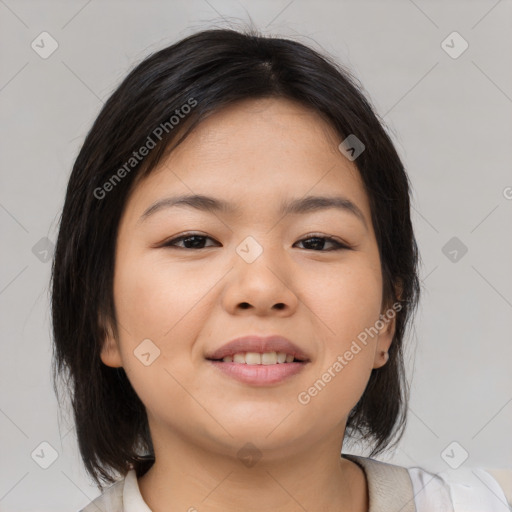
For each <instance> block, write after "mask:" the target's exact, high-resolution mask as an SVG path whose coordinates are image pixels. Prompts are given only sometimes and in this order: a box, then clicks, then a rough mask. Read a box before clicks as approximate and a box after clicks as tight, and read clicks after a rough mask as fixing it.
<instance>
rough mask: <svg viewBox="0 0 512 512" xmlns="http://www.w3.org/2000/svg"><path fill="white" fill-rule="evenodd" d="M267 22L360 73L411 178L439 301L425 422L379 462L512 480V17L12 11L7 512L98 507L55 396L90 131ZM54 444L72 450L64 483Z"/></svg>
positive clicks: (417, 375)
mask: <svg viewBox="0 0 512 512" xmlns="http://www.w3.org/2000/svg"><path fill="white" fill-rule="evenodd" d="M249 16H250V18H252V20H253V22H254V24H255V25H256V26H257V27H258V28H260V29H262V30H263V31H264V32H265V33H272V34H278V35H282V36H290V37H293V38H296V39H298V40H299V41H302V42H304V43H306V44H311V45H312V46H313V47H315V48H317V49H319V50H320V51H323V52H326V53H329V54H330V55H331V56H334V57H335V58H336V59H337V60H339V61H340V62H342V63H343V64H345V65H347V66H348V67H349V68H351V69H352V70H353V72H354V73H355V74H356V76H357V77H358V78H359V79H360V80H361V81H362V83H363V84H364V87H365V89H366V91H367V93H368V94H369V96H370V98H371V100H372V102H373V104H374V105H375V107H376V109H377V112H378V113H379V114H380V115H381V116H382V118H383V119H384V121H385V122H386V123H387V126H388V130H389V132H390V134H391V136H392V138H393V140H394V142H395V143H396V146H397V149H398V151H399V153H400V155H401V157H402V158H403V160H404V163H405V165H406V168H407V169H408V172H409V175H410V177H411V181H412V184H413V201H414V203H413V205H414V210H413V213H414V225H415V229H416V234H417V238H418V241H419V245H420V250H421V255H422V267H421V277H422V283H423V290H424V295H423V299H422V302H421V306H420V310H419V313H418V315H417V317H416V326H415V329H414V331H412V332H411V336H410V337H409V340H408V344H409V347H410V349H409V350H408V357H407V361H408V363H407V364H408V372H409V377H410V378H411V379H412V397H411V409H410V414H409V419H408V428H407V432H406V435H405V437H404V439H403V441H402V443H401V444H400V447H399V448H398V449H397V450H396V451H395V452H394V453H388V454H387V455H385V456H381V457H378V458H379V459H381V460H386V461H389V462H393V463H396V464H402V465H405V466H421V467H424V468H426V469H429V470H431V471H436V472H437V471H445V472H450V471H453V470H452V468H451V467H449V465H448V464H447V462H446V461H447V460H448V459H447V454H448V456H449V458H450V460H451V461H455V462H457V461H458V462H459V463H460V461H461V460H462V459H463V458H464V457H463V456H464V452H463V451H462V450H466V451H467V452H468V454H469V458H468V459H467V460H466V461H465V462H464V463H463V466H466V467H475V466H479V467H488V468H499V467H509V468H510V467H512V466H511V464H512V463H511V461H512V440H511V437H510V432H512V377H511V370H510V367H511V362H512V343H511V341H512V335H511V332H512V270H511V263H512V236H511V233H512V230H511V227H512V171H511V162H512V144H511V141H512V116H511V114H512V66H511V62H512V61H511V60H510V55H511V41H512V4H511V2H510V1H506V0H502V1H496V0H485V1H484V0H481V1H464V2H462V1H459V2H457V1H450V2H447V1H430V2H429V1H426V0H415V1H412V0H397V1H387V2H384V1H380V2H370V1H359V2H356V1H342V2H339V1H336V2H335V1H327V0H323V1H315V2H313V1H306V0H294V1H293V0H292V1H290V0H278V1H248V0H187V1H175V2H170V1H167V2H159V1H148V2H142V1H138V2H130V1H123V2H114V1H99V0H92V1H66V2H65V1H61V2H50V1H37V2H36V1H33V2H29V1H23V0H18V1H15V0H0V38H1V50H0V51H1V69H0V108H1V110H2V120H3V123H2V126H1V130H2V131H1V136H0V155H1V164H2V165H1V189H0V226H1V229H2V240H3V244H2V251H1V258H2V260H1V265H0V307H1V315H2V323H1V326H2V333H1V334H2V338H1V339H2V354H3V357H2V358H1V359H0V379H1V400H0V429H1V433H2V435H1V448H0V451H1V453H2V457H1V458H0V511H7V510H8V511H17V510H25V511H26V510H31V511H36V510H37V511H50V510H51V511H53V512H59V511H71V510H78V509H79V508H80V507H82V506H84V505H85V504H86V503H88V502H89V501H90V500H91V499H92V498H94V497H95V496H96V495H97V494H98V490H97V489H96V488H95V487H94V486H93V485H92V484H91V483H90V482H89V480H88V478H87V476H86V474H85V471H84V470H83V468H82V466H81V461H80V459H79V455H78V449H77V444H76V436H75V431H74V429H73V426H72V423H71V422H70V421H69V418H68V416H67V415H66V414H64V415H62V416H59V414H58V410H57V402H56V398H55V396H54V393H53V389H52V387H51V382H50V357H51V340H50V320H49V305H48V278H49V272H50V262H49V261H45V259H46V258H48V256H51V248H52V247H51V244H52V243H53V242H54V241H55V239H56V228H57V223H58V215H59V210H60V208H61V207H62V204H63V199H64V193H65V187H66V184H67V179H68V176H69V173H70V169H71V166H72V163H73V160H74V158H75V157H76V155H77V152H78V150H79V148H80V145H81V144H82V142H83V139H84V136H85V134H86V132H87V131H88V129H89V127H90V125H91V123H92V121H93V120H94V119H95V117H96V115H97V114H98V112H99V110H100V108H101V107H102V103H103V102H104V101H105V99H106V98H107V97H108V96H109V95H110V93H111V92H112V91H113V90H114V88H115V87H116V85H117V84H118V83H119V81H120V80H121V79H122V78H123V77H124V76H125V74H126V73H127V71H128V70H129V69H130V68H131V67H132V66H134V65H135V64H136V63H138V62H140V61H141V60H142V59H143V58H144V57H145V56H146V55H147V54H148V53H149V52H151V51H155V50H158V49H160V48H162V47H163V46H166V45H168V44H170V43H172V42H174V41H176V40H178V39H181V38H182V37H185V36H186V35H189V34H191V33H192V32H195V31H196V30H199V29H203V28H207V27H212V26H217V27H225V26H227V24H228V23H227V21H226V20H228V21H229V22H230V23H231V24H233V23H234V24H242V23H243V22H244V21H247V20H248V19H249ZM223 18H224V19H223ZM44 31H46V32H48V33H49V34H51V36H52V37H53V38H54V39H55V40H56V41H57V43H58V48H57V50H56V51H55V52H54V53H53V54H52V55H50V56H49V57H48V58H46V59H43V58H42V57H41V56H40V54H39V53H36V51H34V50H33V49H32V47H31V43H32V41H34V40H35V42H36V43H38V41H39V45H40V46H43V44H44V47H45V49H46V50H45V51H47V50H48V49H49V48H50V41H49V39H45V43H41V42H40V41H41V36H39V35H40V34H41V32H44ZM453 31H457V32H458V33H459V34H460V35H461V36H462V37H463V38H464V40H466V41H467V43H468V44H469V47H468V48H467V50H466V51H465V52H464V53H462V54H461V55H460V56H458V57H457V58H453V57H452V56H450V55H449V54H448V53H447V52H446V51H445V49H448V50H449V51H451V52H452V54H453V52H458V51H460V49H461V48H462V46H461V44H462V41H461V40H457V39H453V36H452V37H451V38H448V40H447V42H446V43H444V45H442V42H443V41H444V40H445V39H446V38H447V36H448V35H449V34H451V33H452V32H453ZM44 37H47V36H44ZM452 40H453V42H452ZM446 45H449V46H451V47H452V48H451V49H450V48H447V47H446ZM40 51H42V48H41V49H40ZM453 237H456V238H457V239H456V240H455V241H452V242H450V244H449V245H448V246H447V247H445V245H446V244H447V243H448V242H449V241H450V240H451V239H452V238H453ZM41 239H42V241H41ZM46 239H49V241H48V240H46ZM462 244H463V245H462ZM34 247H35V248H34ZM464 247H466V248H467V253H466V254H462V252H463V251H462V250H461V249H463V248H464ZM443 248H444V249H443ZM453 250H455V251H457V252H456V253H454V252H453ZM450 251H451V254H450ZM453 441H456V442H457V443H459V444H458V445H452V446H451V447H449V448H448V450H446V451H445V449H446V448H447V447H448V446H449V445H450V443H452V442H453ZM42 442H46V443H49V444H50V445H51V446H52V447H53V449H54V450H55V451H56V453H57V459H56V460H55V461H54V462H53V464H51V465H50V466H49V467H48V468H47V469H43V468H42V467H40V464H44V459H45V458H46V461H47V462H50V461H51V460H50V458H51V453H52V451H51V449H50V448H49V447H48V446H47V445H43V446H40V443H42ZM459 445H460V446H459ZM452 449H453V451H452ZM34 450H35V453H34ZM344 450H345V451H349V450H348V448H344ZM351 451H352V452H353V453H357V447H354V448H353V449H352V450H351ZM33 453H34V455H33V456H32V455H31V454H33ZM37 454H39V457H38V456H37ZM443 454H444V456H443ZM452 464H454V462H452Z"/></svg>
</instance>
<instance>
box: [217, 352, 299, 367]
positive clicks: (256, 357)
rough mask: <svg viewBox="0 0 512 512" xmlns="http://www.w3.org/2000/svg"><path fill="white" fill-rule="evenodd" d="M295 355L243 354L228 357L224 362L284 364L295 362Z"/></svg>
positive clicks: (272, 353)
mask: <svg viewBox="0 0 512 512" xmlns="http://www.w3.org/2000/svg"><path fill="white" fill-rule="evenodd" d="M293 359H294V357H293V355H292V354H287V353H286V352H265V353H263V354H259V353H258V352H242V353H239V354H234V355H233V356H226V357H224V358H223V359H222V360H223V361H224V362H225V363H241V364H264V365H269V364H278V363H279V364H282V363H291V362H293Z"/></svg>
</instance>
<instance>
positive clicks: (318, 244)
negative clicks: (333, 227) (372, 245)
mask: <svg viewBox="0 0 512 512" xmlns="http://www.w3.org/2000/svg"><path fill="white" fill-rule="evenodd" d="M311 241H312V242H311ZM326 242H327V243H328V244H332V245H334V248H333V249H327V250H323V248H324V246H325V243H326ZM297 243H301V244H306V245H310V246H312V247H313V250H315V251H317V252H330V251H340V250H343V249H347V250H350V249H351V247H349V246H348V245H346V244H344V243H341V242H339V241H338V240H336V238H333V237H332V236H316V235H312V236H311V235H310V237H309V238H303V239H302V240H299V242H297Z"/></svg>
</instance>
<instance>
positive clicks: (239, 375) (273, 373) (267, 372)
mask: <svg viewBox="0 0 512 512" xmlns="http://www.w3.org/2000/svg"><path fill="white" fill-rule="evenodd" d="M210 363H212V365H213V366H215V367H216V368H218V369H219V370H220V371H222V372H224V373H225V374H226V375H228V376H230V377H233V378H234V379H236V380H238V381H240V382H244V383H246V384H252V385H253V386H265V385H269V384H277V383H279V382H282V381H283V380H285V379H287V378H288V377H291V376H292V375H296V374H297V373H299V372H301V371H302V370H303V369H304V367H305V366H306V364H307V363H277V364H268V365H265V364H244V363H224V362H223V361H210Z"/></svg>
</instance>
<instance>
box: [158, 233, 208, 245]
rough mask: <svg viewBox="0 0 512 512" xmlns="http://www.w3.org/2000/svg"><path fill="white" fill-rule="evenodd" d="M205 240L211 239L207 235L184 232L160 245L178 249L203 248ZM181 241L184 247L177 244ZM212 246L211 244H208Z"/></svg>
mask: <svg viewBox="0 0 512 512" xmlns="http://www.w3.org/2000/svg"><path fill="white" fill-rule="evenodd" d="M205 240H213V238H210V237H209V236H205V235H201V234H199V233H186V234H185V235H181V236H179V237H177V238H173V239H172V240H168V241H167V242H165V243H164V244H163V245H162V247H177V248H178V249H204V248H205V246H204V242H205ZM180 242H183V243H184V244H185V247H182V246H178V245H177V244H178V243H180ZM208 247H213V246H211V245H210V246H208Z"/></svg>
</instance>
